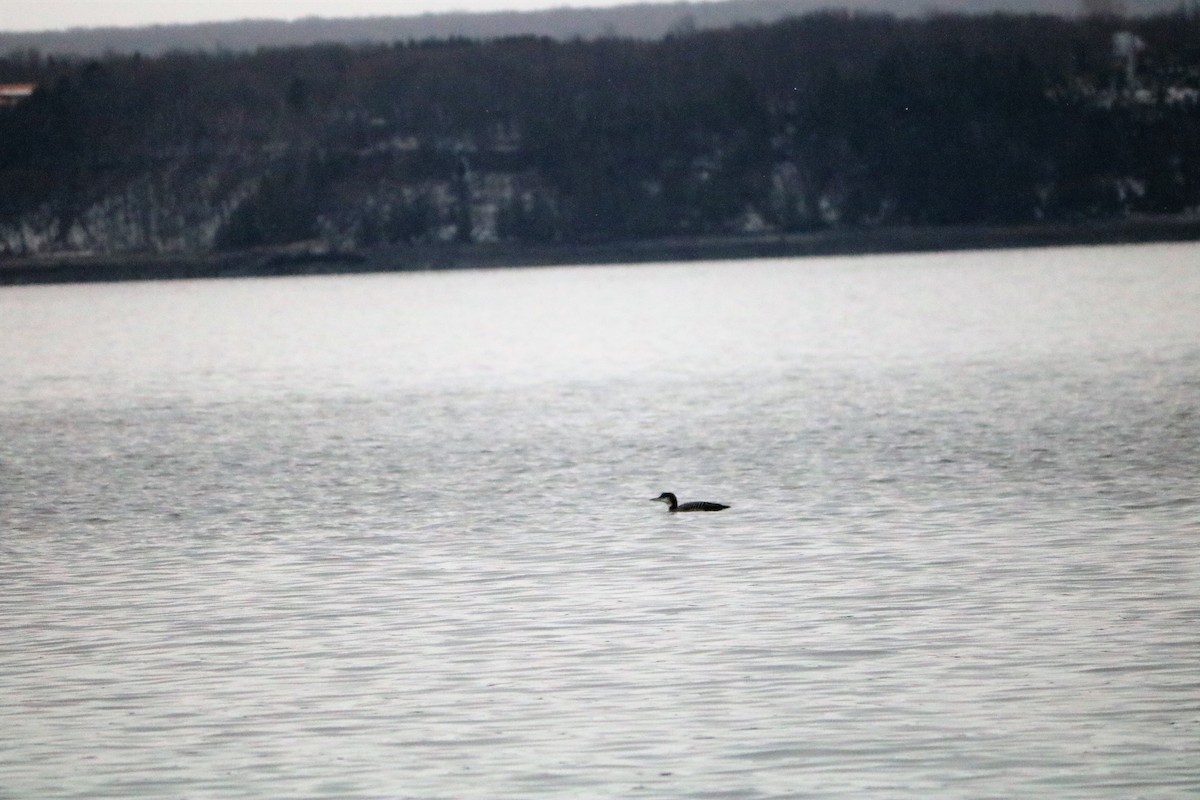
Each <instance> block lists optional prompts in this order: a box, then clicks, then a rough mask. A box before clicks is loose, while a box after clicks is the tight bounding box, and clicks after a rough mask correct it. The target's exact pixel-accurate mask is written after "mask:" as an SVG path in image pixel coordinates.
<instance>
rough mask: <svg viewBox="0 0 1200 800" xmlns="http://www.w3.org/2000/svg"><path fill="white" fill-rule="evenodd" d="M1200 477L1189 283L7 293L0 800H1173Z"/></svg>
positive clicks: (955, 261) (337, 284)
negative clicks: (693, 505)
mask: <svg viewBox="0 0 1200 800" xmlns="http://www.w3.org/2000/svg"><path fill="white" fill-rule="evenodd" d="M1198 476H1200V247H1197V246H1196V245H1162V246H1147V247H1122V248H1077V249H1062V250H1029V251H1010V252H990V253H963V254H955V255H923V256H900V257H872V258H861V259H842V260H819V259H818V260H804V261H767V262H741V263H722V264H689V265H651V266H640V267H619V268H616V267H613V268H608V267H598V268H571V269H544V270H523V271H487V272H463V273H453V274H401V275H379V276H357V277H335V278H298V279H273V280H262V281H259V280H240V281H228V282H225V281H212V282H177V283H140V284H120V285H93V286H65V287H25V288H6V289H3V290H0V589H2V591H0V731H3V734H2V736H0V797H3V798H48V797H80V798H108V797H111V798H128V797H179V798H199V797H251V798H275V797H329V798H365V797H379V798H382V797H388V798H421V799H422V800H424V799H425V798H446V799H447V800H451V799H455V798H480V799H481V800H482V799H484V798H531V797H547V798H550V797H553V798H559V797H646V798H716V797H728V798H768V797H769V798H784V797H789V798H790V797H797V798H855V799H856V800H859V799H860V798H902V799H903V798H914V799H916V798H992V797H994V798H1016V797H1020V798H1054V799H1055V800H1061V799H1062V798H1079V799H1080V800H1084V799H1086V800H1097V799H1100V800H1106V799H1108V798H1111V799H1112V800H1129V799H1130V798H1195V797H1197V796H1200V541H1198V539H1200V483H1198ZM662 491H674V492H676V493H677V494H679V495H680V497H681V499H685V500H686V499H708V500H717V501H721V502H725V503H728V504H730V505H732V508H731V509H730V510H728V511H725V512H722V513H720V514H700V515H690V514H685V515H675V516H672V515H669V514H668V513H666V511H665V509H664V508H663V507H662V506H661V505H660V504H652V503H650V502H647V500H648V498H651V497H655V496H657V495H658V494H659V492H662Z"/></svg>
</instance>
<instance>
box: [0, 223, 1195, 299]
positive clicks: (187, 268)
mask: <svg viewBox="0 0 1200 800" xmlns="http://www.w3.org/2000/svg"><path fill="white" fill-rule="evenodd" d="M1197 240H1200V216H1196V215H1189V216H1169V217H1168V216H1161V217H1129V218H1124V219H1119V220H1105V221H1088V222H1079V223H1053V224H1030V225H1022V226H1012V227H998V226H961V227H880V228H837V229H830V230H824V231H818V232H812V233H788V234H769V233H767V234H754V235H741V236H733V235H730V236H703V237H675V238H669V239H651V240H638V241H625V242H602V243H591V244H520V243H516V242H494V243H478V244H412V245H389V246H381V247H375V248H367V249H356V250H344V251H329V250H325V249H320V248H318V247H315V246H313V245H310V244H298V245H289V246H286V247H277V248H263V249H256V250H248V251H240V252H229V253H205V254H161V253H158V254H150V253H136V254H118V255H97V254H72V253H58V254H54V255H47V256H36V257H9V258H0V286H2V285H10V286H11V285H19V284H41V283H87V282H111V281H130V280H179V279H199V278H234V277H265V276H284V275H336V274H352V273H366V272H415V271H425V270H450V269H483V268H505V267H531V266H567V265H583V264H638V263H655V262H671V261H721V260H736V259H754V258H789V257H805V256H849V255H867V254H883V253H919V252H937V251H955V250H987V249H998V248H1024V247H1066V246H1081V245H1115V244H1135V243H1146V242H1179V241H1197Z"/></svg>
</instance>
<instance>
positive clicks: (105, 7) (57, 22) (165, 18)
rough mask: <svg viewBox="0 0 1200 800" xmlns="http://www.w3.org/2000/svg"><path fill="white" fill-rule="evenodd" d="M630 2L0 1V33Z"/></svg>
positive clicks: (623, 0) (625, 0)
mask: <svg viewBox="0 0 1200 800" xmlns="http://www.w3.org/2000/svg"><path fill="white" fill-rule="evenodd" d="M632 2H634V0H200V2H196V0H98V1H97V0H90V2H89V0H0V31H41V30H61V29H63V28H95V27H108V26H119V27H134V26H139V25H158V24H170V23H187V22H215V21H227V20H235V19H296V18H298V17H328V18H343V17H367V16H409V15H415V14H425V13H430V12H438V13H440V12H446V11H506V10H525V11H528V10H533V9H538V8H561V7H564V6H575V7H592V8H595V7H601V6H618V5H628V4H630V3H632Z"/></svg>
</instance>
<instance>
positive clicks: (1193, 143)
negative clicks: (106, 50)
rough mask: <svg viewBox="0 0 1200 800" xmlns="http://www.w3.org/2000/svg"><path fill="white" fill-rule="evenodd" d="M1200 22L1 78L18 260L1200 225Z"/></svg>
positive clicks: (3, 230) (365, 48)
mask: <svg viewBox="0 0 1200 800" xmlns="http://www.w3.org/2000/svg"><path fill="white" fill-rule="evenodd" d="M1198 42H1200V20H1197V19H1196V18H1194V17H1193V16H1191V15H1187V14H1183V13H1180V14H1175V15H1164V16H1159V17H1151V18H1144V19H1138V20H1121V19H1116V18H1089V19H1079V20H1067V19H1063V18H1059V17H1052V16H1017V15H992V16H979V17H976V16H957V15H937V16H929V17H925V18H920V19H898V18H894V17H890V16H881V15H850V14H842V13H823V14H816V15H808V16H804V17H799V18H794V19H789V20H784V21H781V22H777V23H773V24H756V25H745V26H739V27H734V28H728V29H723V30H703V31H698V30H680V31H677V32H675V33H673V34H671V35H669V36H666V37H664V38H661V39H657V40H653V41H646V40H634V39H625V38H615V37H614V38H601V39H596V40H589V41H584V40H576V41H556V40H551V39H548V38H539V37H514V38H504V39H498V40H494V41H473V40H458V39H452V40H439V41H425V42H406V43H397V44H394V45H379V44H376V45H358V46H350V45H334V44H330V45H315V46H306V47H294V48H278V49H261V50H258V51H256V52H254V53H223V54H222V53H182V52H181V53H169V54H165V55H161V56H154V57H147V56H139V55H111V56H108V57H104V58H99V59H79V58H66V57H51V56H43V55H40V54H38V53H34V52H30V53H22V54H19V55H12V56H9V57H6V58H4V59H0V83H26V84H36V89H35V90H34V91H33V93H32V94H31V95H30V96H29V97H28V98H25V99H22V100H19V101H18V102H13V103H8V104H6V105H5V106H4V107H0V256H23V255H36V254H46V253H55V252H58V253H62V252H89V253H110V254H116V253H204V252H220V251H236V250H240V249H245V248H256V247H264V246H282V245H290V244H295V243H310V244H311V245H312V246H314V247H316V246H319V247H325V248H333V249H340V250H347V249H359V248H370V247H373V246H377V245H402V244H405V243H439V242H447V243H449V242H477V243H483V242H492V241H503V242H513V243H523V242H530V243H534V242H536V243H547V242H556V243H562V244H576V243H596V242H611V241H628V240H642V239H653V238H656V237H687V236H714V235H719V236H741V235H750V234H762V233H764V232H780V233H791V232H802V231H816V230H824V229H831V228H847V229H854V228H872V229H875V228H886V227H889V226H945V225H988V226H991V225H994V226H1006V225H1016V224H1023V223H1030V222H1039V221H1041V222H1064V223H1073V222H1078V221H1081V220H1093V221H1094V220H1106V219H1116V218H1125V217H1129V216H1130V215H1164V214H1180V213H1186V212H1189V211H1195V210H1196V209H1197V208H1200V45H1198V44H1197V43H1198Z"/></svg>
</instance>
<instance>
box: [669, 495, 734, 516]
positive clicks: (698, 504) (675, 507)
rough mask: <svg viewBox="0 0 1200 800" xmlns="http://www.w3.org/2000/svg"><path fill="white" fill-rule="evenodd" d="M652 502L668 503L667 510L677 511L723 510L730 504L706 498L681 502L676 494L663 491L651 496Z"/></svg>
mask: <svg viewBox="0 0 1200 800" xmlns="http://www.w3.org/2000/svg"><path fill="white" fill-rule="evenodd" d="M651 500H652V502H658V503H666V504H667V511H670V512H671V513H675V512H677V511H721V510H723V509H726V508H729V506H726V505H722V504H720V503H709V502H706V501H704V500H696V501H693V502H690V503H680V502H679V500H678V499H677V498H676V497H675V495H673V494H671V493H670V492H663V493H662V494H660V495H659V496H658V497H654V498H651Z"/></svg>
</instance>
